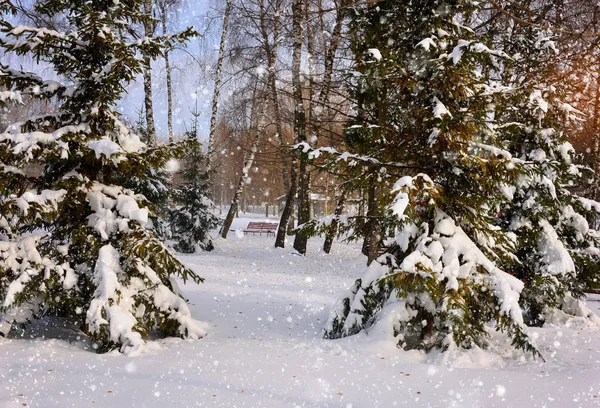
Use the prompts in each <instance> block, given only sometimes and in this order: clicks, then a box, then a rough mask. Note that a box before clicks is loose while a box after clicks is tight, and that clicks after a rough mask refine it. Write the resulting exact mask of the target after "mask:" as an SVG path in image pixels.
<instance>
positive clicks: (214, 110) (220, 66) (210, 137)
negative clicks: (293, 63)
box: [206, 0, 232, 238]
mask: <svg viewBox="0 0 600 408" xmlns="http://www.w3.org/2000/svg"><path fill="white" fill-rule="evenodd" d="M231 3H232V0H227V3H226V5H225V14H224V15H223V31H222V32H221V43H220V45H219V58H218V59H217V72H216V78H215V88H214V92H213V103H212V113H211V116H210V131H209V134H208V152H207V154H206V173H207V174H208V178H209V183H210V178H211V170H212V156H213V153H214V142H215V130H216V129H217V112H218V109H219V93H220V92H221V77H222V75H223V60H224V59H225V42H226V40H227V28H228V26H229V15H230V14H231ZM224 238H225V237H224Z"/></svg>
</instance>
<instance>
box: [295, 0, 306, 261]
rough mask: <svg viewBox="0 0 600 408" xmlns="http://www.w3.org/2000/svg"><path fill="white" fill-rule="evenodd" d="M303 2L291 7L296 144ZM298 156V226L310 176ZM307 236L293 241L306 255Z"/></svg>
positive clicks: (302, 128)
mask: <svg viewBox="0 0 600 408" xmlns="http://www.w3.org/2000/svg"><path fill="white" fill-rule="evenodd" d="M303 5H304V1H303V0H294V3H293V5H292V13H293V22H292V26H293V28H292V32H293V33H294V49H293V53H292V87H293V93H294V105H295V106H294V138H295V139H296V140H297V142H298V143H302V142H306V112H305V110H304V100H303V98H302V83H301V82H300V63H301V60H302V20H303V14H304V13H303V12H304V7H303ZM296 154H299V156H300V171H299V173H298V174H299V175H298V224H303V223H306V222H308V221H309V220H310V195H309V194H310V191H309V189H310V176H309V173H308V169H307V167H308V154H307V153H303V152H300V151H297V152H296ZM307 242H308V236H307V235H306V233H304V232H301V231H299V232H298V233H296V237H295V239H294V249H296V251H298V252H299V253H301V254H306V244H307Z"/></svg>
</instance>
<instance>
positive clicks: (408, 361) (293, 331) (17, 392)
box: [0, 218, 600, 408]
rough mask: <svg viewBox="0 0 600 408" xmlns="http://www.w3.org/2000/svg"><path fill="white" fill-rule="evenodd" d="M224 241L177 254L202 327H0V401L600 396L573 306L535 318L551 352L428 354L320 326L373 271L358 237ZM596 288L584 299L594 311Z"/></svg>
mask: <svg viewBox="0 0 600 408" xmlns="http://www.w3.org/2000/svg"><path fill="white" fill-rule="evenodd" d="M248 221H249V219H248V218H241V219H236V221H235V224H234V228H242V227H244V226H245V225H246V224H247V222H248ZM217 244H218V248H217V249H216V250H215V251H214V252H212V253H205V254H198V255H192V256H184V255H182V256H181V259H182V260H183V261H184V262H185V263H186V264H188V265H189V266H190V267H192V268H193V269H194V270H196V271H197V272H199V273H200V274H201V275H202V276H203V277H205V278H206V282H205V283H204V284H202V285H195V284H188V285H186V286H182V289H183V291H184V293H185V295H186V296H187V297H189V299H190V303H191V309H192V312H193V314H194V316H195V317H196V318H197V319H200V320H205V321H207V322H209V323H210V326H211V330H210V333H209V335H208V336H207V337H206V338H204V339H202V340H195V341H188V340H180V339H166V340H159V341H154V342H151V343H150V344H149V346H148V347H147V349H148V351H147V352H146V353H145V354H143V355H142V356H139V357H135V358H130V357H126V356H123V355H121V354H119V353H118V352H112V353H108V354H104V355H98V354H95V353H94V352H93V351H92V350H91V348H90V342H89V341H87V339H85V338H84V336H83V335H81V334H80V333H78V332H77V331H75V330H73V329H70V328H64V327H61V325H60V321H56V320H52V321H51V322H48V321H47V322H44V323H43V324H37V325H36V326H34V327H32V328H30V329H29V331H28V332H27V337H26V338H25V339H22V338H11V339H7V340H0V341H1V343H0V408H11V407H23V406H28V407H43V408H46V407H48V408H49V407H60V408H63V407H111V408H112V407H160V408H170V407H227V408H236V407H249V408H253V407H268V408H276V407H290V408H294V407H339V408H373V407H381V408H387V407H395V406H411V407H527V408H529V407H593V406H600V331H599V330H598V329H597V328H592V327H591V326H590V325H588V324H586V323H584V322H583V321H581V320H579V319H578V318H569V317H568V316H567V317H566V321H565V323H564V324H562V325H561V326H560V327H549V328H544V329H533V330H531V331H532V332H533V334H534V336H536V337H537V344H538V347H539V348H540V351H541V352H542V353H543V355H544V356H545V358H546V362H542V361H531V360H530V359H526V358H523V357H522V356H521V355H520V354H519V353H517V352H514V351H513V350H512V349H511V348H510V347H506V346H504V345H502V346H500V345H498V344H501V343H500V342H495V343H494V344H496V346H495V347H492V350H491V351H481V350H478V351H470V352H468V353H461V354H450V355H448V354H445V355H440V354H439V353H433V354H429V355H425V354H423V353H420V352H416V351H412V352H404V351H402V350H399V349H397V348H395V347H394V346H393V343H391V342H390V341H389V340H387V339H385V337H384V336H383V335H378V334H373V333H372V334H371V335H366V334H361V335H358V336H354V337H351V338H346V339H341V340H323V339H321V337H320V331H321V328H322V326H323V324H324V322H325V320H326V319H327V315H328V313H329V309H330V307H331V306H332V304H333V302H335V300H336V299H337V298H338V297H340V296H341V295H342V294H343V293H344V292H345V291H346V290H347V289H348V287H349V286H350V284H351V283H352V282H353V280H354V279H355V278H356V277H359V276H361V275H362V274H363V272H364V266H363V265H364V258H363V257H362V255H360V253H359V252H360V251H359V250H358V249H357V247H356V246H348V245H344V244H339V243H338V244H335V245H334V249H333V251H332V252H333V253H332V254H331V255H326V254H323V253H322V252H320V246H321V244H322V241H321V240H317V239H315V240H311V241H310V245H309V254H308V256H306V257H301V256H298V255H295V254H293V251H292V250H291V249H284V250H282V249H274V248H273V247H272V245H273V238H267V237H259V236H246V237H244V236H243V235H242V234H236V233H233V232H232V233H231V235H230V237H229V239H228V240H227V241H223V240H219V241H217ZM290 246H291V243H290ZM599 300H600V297H598V298H596V299H590V301H589V305H590V307H591V308H593V309H594V310H595V311H596V312H597V313H598V312H600V311H599V310H598V309H600V301H599ZM50 326H51V327H50ZM48 327H50V328H49V329H48ZM32 336H33V337H32ZM42 336H44V337H46V338H44V337H42ZM48 337H51V338H48ZM496 340H497V339H496Z"/></svg>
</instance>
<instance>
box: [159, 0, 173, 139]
mask: <svg viewBox="0 0 600 408" xmlns="http://www.w3.org/2000/svg"><path fill="white" fill-rule="evenodd" d="M160 8H161V10H160V12H161V23H162V33H163V35H164V36H166V35H167V5H166V2H164V1H162V2H160ZM165 71H166V76H167V130H168V132H169V142H173V86H172V84H171V64H170V62H169V49H168V48H167V49H165Z"/></svg>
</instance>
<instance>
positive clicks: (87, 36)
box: [0, 0, 206, 354]
mask: <svg viewBox="0 0 600 408" xmlns="http://www.w3.org/2000/svg"><path fill="white" fill-rule="evenodd" d="M140 10H141V1H138V0H122V1H113V0H95V1H79V0H47V1H42V2H40V3H39V5H38V6H37V11H38V12H39V13H42V14H46V15H51V16H53V15H60V16H62V17H63V18H64V19H65V21H66V22H67V23H68V27H69V28H68V31H67V32H64V33H63V32H56V31H53V30H49V29H46V28H36V27H25V26H14V25H13V24H11V23H10V22H9V21H8V20H6V19H2V20H0V32H1V33H2V37H0V47H1V48H2V49H3V50H4V51H5V52H14V53H17V54H19V55H27V56H30V57H32V58H34V59H36V60H44V61H47V62H49V63H50V64H51V65H52V66H53V68H54V70H55V73H56V74H57V75H58V77H59V78H62V79H63V81H62V82H56V81H46V80H43V79H42V78H40V77H39V76H38V75H35V74H33V73H29V72H24V71H21V70H18V69H13V68H10V67H8V66H5V65H2V64H0V87H2V88H4V89H7V90H8V91H3V92H0V96H1V98H0V103H2V104H9V103H18V102H19V101H20V100H21V98H22V97H23V96H24V95H26V96H28V97H31V98H37V99H40V100H52V101H54V102H55V103H56V105H57V110H56V111H55V112H52V113H48V114H43V115H40V116H35V117H30V118H28V119H27V120H25V121H24V122H22V123H16V124H14V125H12V126H10V127H9V128H8V129H7V130H6V131H5V132H4V133H0V318H1V320H2V325H1V329H2V330H1V331H2V333H3V334H6V333H7V332H8V331H9V329H10V327H11V326H12V325H15V324H20V323H26V322H27V321H28V320H30V319H32V318H36V317H38V316H41V315H44V314H55V315H61V316H67V317H71V318H73V319H75V320H76V321H78V322H79V323H80V324H81V326H82V327H84V328H85V329H86V330H87V332H88V333H89V334H90V335H91V336H92V337H93V338H94V339H95V340H97V342H99V344H100V349H101V350H108V349H111V348H115V347H118V348H119V349H120V350H121V351H122V352H126V353H130V354H131V353H137V352H139V351H140V350H141V348H142V347H143V344H144V338H145V337H146V336H148V335H150V334H151V333H152V334H158V335H176V336H181V337H186V338H200V337H202V336H204V335H205V333H206V331H205V329H206V327H205V326H206V325H205V324H204V323H201V322H198V321H196V320H194V319H193V318H192V317H191V314H190V311H189V309H188V307H187V304H186V301H185V299H183V298H182V297H181V296H179V295H178V294H177V293H179V292H178V291H177V289H176V288H175V285H176V283H175V281H174V280H173V279H172V276H178V277H180V278H182V279H183V280H184V281H185V280H186V279H191V280H193V281H195V282H201V281H202V279H201V278H200V277H199V276H198V275H196V274H195V273H194V272H193V271H191V270H189V269H188V268H186V267H185V266H184V265H182V264H181V263H180V262H179V261H178V260H177V259H176V258H175V257H174V255H173V254H172V253H171V252H170V251H169V250H168V249H167V248H166V247H165V246H164V245H163V244H162V243H161V242H160V241H159V240H158V239H157V238H156V236H155V235H154V233H153V232H152V231H151V230H149V229H147V228H146V225H147V224H148V220H149V216H150V215H151V212H150V210H151V208H152V207H151V205H150V203H149V202H148V198H147V197H145V196H144V195H142V194H140V193H141V191H138V190H137V189H136V187H134V186H132V188H125V187H124V184H125V181H124V177H123V175H128V176H129V177H131V179H134V178H135V179H137V180H144V179H148V178H149V177H153V172H152V171H151V169H162V168H164V167H165V165H166V164H167V162H168V161H169V160H171V159H172V158H173V157H182V156H183V153H184V152H185V151H186V150H187V149H188V148H189V147H190V146H189V145H190V144H189V143H187V142H183V143H175V144H170V145H164V146H158V147H148V146H146V145H145V144H144V143H143V142H142V141H141V140H140V138H139V137H138V136H137V135H135V134H134V133H132V132H131V131H130V130H129V129H128V128H127V127H126V126H125V125H124V124H123V123H122V122H121V121H120V120H119V115H118V113H117V112H116V110H115V105H116V102H117V101H118V100H119V98H120V96H121V94H122V93H123V92H124V91H125V87H126V86H127V85H128V84H129V83H130V82H131V81H132V80H134V78H135V76H136V75H138V74H140V73H141V72H142V69H143V66H144V62H143V58H142V56H143V55H147V56H150V57H157V56H158V55H159V54H160V53H161V50H163V49H164V48H165V47H167V46H169V47H171V46H173V45H174V44H176V43H183V42H185V40H186V39H187V38H189V37H190V36H192V35H195V32H194V31H193V30H192V29H188V30H186V31H184V32H182V33H179V34H176V35H172V36H167V37H160V38H135V37H134V33H133V32H132V31H131V28H132V27H135V26H137V25H140V24H142V23H143V22H144V21H145V20H147V19H150V18H151V17H149V16H146V15H144V14H143V13H141V11H140ZM3 11H8V10H3ZM32 168H38V169H41V174H39V175H36V176H31V175H30V174H32V173H31V171H30V169H32Z"/></svg>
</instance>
